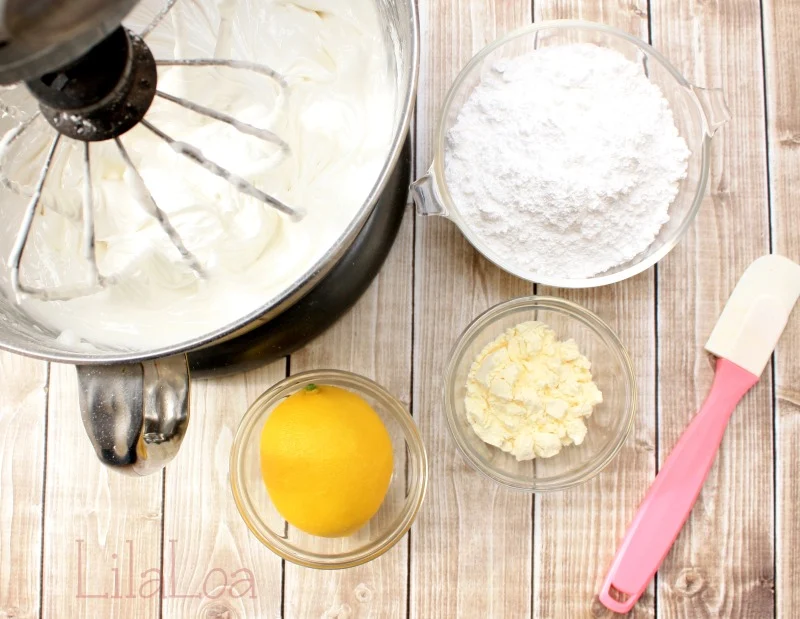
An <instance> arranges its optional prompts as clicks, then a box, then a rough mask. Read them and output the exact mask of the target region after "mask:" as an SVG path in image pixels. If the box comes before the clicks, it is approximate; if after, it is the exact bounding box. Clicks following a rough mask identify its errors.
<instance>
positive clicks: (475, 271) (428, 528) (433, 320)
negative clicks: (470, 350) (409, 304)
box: [411, 0, 532, 619]
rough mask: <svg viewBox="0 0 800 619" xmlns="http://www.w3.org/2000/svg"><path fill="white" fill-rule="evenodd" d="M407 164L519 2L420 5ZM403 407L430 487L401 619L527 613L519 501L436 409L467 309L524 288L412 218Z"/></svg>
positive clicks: (527, 539) (425, 160)
mask: <svg viewBox="0 0 800 619" xmlns="http://www.w3.org/2000/svg"><path fill="white" fill-rule="evenodd" d="M419 9H420V23H421V29H422V42H421V47H422V55H421V67H420V90H419V98H418V101H417V169H418V170H419V171H422V170H425V169H427V168H428V166H429V165H430V162H431V158H432V155H433V144H432V136H433V134H434V131H435V125H436V122H437V118H438V116H439V112H440V107H441V105H442V102H443V100H444V96H445V93H446V91H447V89H448V88H449V86H450V84H451V82H452V80H453V79H454V78H455V77H456V74H457V72H458V71H459V70H460V69H461V67H462V66H463V65H464V64H466V62H467V61H468V60H469V59H470V57H471V56H472V55H473V54H474V53H476V52H477V51H478V50H479V49H480V48H482V47H483V46H484V45H486V44H487V43H489V42H490V41H492V40H493V39H495V38H496V37H497V36H499V35H501V34H503V33H505V32H507V31H510V30H512V29H515V28H518V27H520V26H522V25H524V24H527V23H529V22H530V21H531V11H530V9H531V7H530V3H529V2H527V1H518V0H514V1H512V0H508V1H503V2H493V1H492V0H420V2H419ZM414 264H415V277H416V285H415V307H414V320H415V337H414V390H413V394H414V412H415V416H416V418H417V422H418V423H419V426H420V431H421V433H422V436H423V440H424V441H425V446H426V448H427V450H428V458H429V462H430V484H429V486H428V496H427V498H426V501H425V505H424V506H423V508H422V510H421V512H420V515H419V517H418V519H417V523H416V525H415V527H414V529H413V531H412V533H413V534H412V538H411V548H412V561H411V617H414V618H418V619H434V618H437V617H443V618H448V619H449V618H451V617H459V618H462V617H463V618H470V617H476V618H481V619H484V618H486V617H509V618H513V617H528V616H530V612H531V534H530V531H531V512H532V504H531V497H530V496H528V495H525V494H520V493H511V492H508V491H506V490H503V489H500V488H499V487H498V486H497V485H496V484H494V483H492V482H490V481H488V480H486V479H484V478H483V477H482V476H480V475H479V474H478V473H476V472H475V471H474V470H472V469H471V468H470V467H469V466H468V465H467V464H466V462H465V461H464V460H463V458H462V457H461V455H460V454H458V453H457V452H456V449H455V446H454V443H453V441H452V439H451V437H450V436H449V435H448V430H447V424H446V422H445V418H444V411H443V410H442V399H441V393H442V375H443V370H444V365H445V363H446V361H447V356H448V352H449V351H450V349H451V347H452V346H453V344H454V342H455V340H456V338H457V337H458V335H459V333H461V331H462V330H463V329H464V327H466V325H467V324H468V323H469V322H470V321H471V320H472V319H473V318H475V316H476V315H477V314H479V313H480V312H482V311H484V310H485V309H487V308H488V307H489V306H491V305H494V304H495V303H498V302H500V301H502V300H505V299H508V298H511V297H517V296H521V295H525V294H530V292H531V286H530V284H528V283H525V282H523V281H521V280H519V279H516V278H514V277H511V276H509V275H507V274H505V273H503V272H501V271H500V270H499V269H497V268H496V267H495V266H493V265H491V264H490V263H489V262H487V261H486V260H484V259H483V258H482V257H481V256H479V255H478V254H477V252H476V251H475V250H473V249H472V248H471V246H470V245H469V244H468V243H467V241H466V240H465V239H464V237H463V236H462V235H461V233H460V232H459V231H458V230H457V229H456V227H455V226H454V225H453V224H451V223H450V222H448V221H443V220H439V219H426V218H420V217H418V218H417V238H416V257H415V263H414Z"/></svg>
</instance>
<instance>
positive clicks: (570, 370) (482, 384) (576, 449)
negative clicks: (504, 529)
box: [444, 296, 637, 492]
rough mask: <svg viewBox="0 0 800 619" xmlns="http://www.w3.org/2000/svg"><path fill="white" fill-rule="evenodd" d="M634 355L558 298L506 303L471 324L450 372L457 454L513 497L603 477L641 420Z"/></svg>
mask: <svg viewBox="0 0 800 619" xmlns="http://www.w3.org/2000/svg"><path fill="white" fill-rule="evenodd" d="M636 402H637V390H636V379H635V376H634V371H633V364H632V362H631V359H630V356H629V354H628V352H627V350H626V349H625V347H624V346H623V344H622V342H621V341H620V340H619V338H618V337H617V335H616V334H615V333H614V332H613V331H612V329H611V328H610V327H609V326H608V325H607V324H606V323H605V322H603V321H602V320H601V319H600V318H599V317H598V316H596V315H595V314H593V313H592V312H590V311H589V310H587V309H585V308H583V307H581V306H579V305H577V304H575V303H572V302H570V301H566V300H563V299H559V298H555V297H544V296H532V297H524V298H520V299H514V300H511V301H507V302H505V303H501V304H499V305H497V306H495V307H492V308H491V309H489V310H487V311H486V312H485V313H483V314H482V315H481V316H479V317H478V318H476V319H475V320H474V321H473V322H472V324H470V325H469V326H468V327H467V328H466V330H465V331H464V333H462V335H461V337H460V338H459V339H458V341H457V342H456V344H455V346H454V348H453V351H452V353H451V355H450V360H449V363H448V364H447V367H446V370H445V385H444V407H445V414H446V416H447V423H448V427H449V429H450V431H451V434H452V436H453V438H454V440H455V442H456V446H457V447H458V449H459V451H460V452H461V453H462V455H463V456H464V458H465V459H466V460H467V462H469V463H470V464H471V465H472V466H473V467H474V468H475V469H476V470H478V471H479V472H480V473H483V474H484V475H485V476H487V477H489V478H490V479H492V480H494V481H496V482H497V483H499V484H501V485H503V486H506V487H508V488H512V489H517V490H523V491H528V492H550V491H556V490H564V489H566V488H571V487H573V486H576V485H578V484H581V483H583V482H585V481H587V480H589V479H591V478H592V477H594V476H595V475H597V474H598V473H599V472H600V471H601V470H603V468H605V467H606V466H607V465H608V464H609V462H611V460H613V459H614V457H615V456H616V455H617V453H618V452H619V450H620V449H621V448H622V445H623V444H624V442H625V440H626V438H627V437H628V435H629V434H630V432H631V429H632V427H633V421H634V417H635V414H636Z"/></svg>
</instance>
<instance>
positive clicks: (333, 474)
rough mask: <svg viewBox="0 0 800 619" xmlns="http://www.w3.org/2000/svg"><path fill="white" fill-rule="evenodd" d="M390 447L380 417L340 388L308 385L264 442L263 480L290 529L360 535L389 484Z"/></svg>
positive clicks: (270, 422) (280, 411)
mask: <svg viewBox="0 0 800 619" xmlns="http://www.w3.org/2000/svg"><path fill="white" fill-rule="evenodd" d="M392 466H393V456H392V441H391V439H390V438H389V433H388V432H387V431H386V426H384V425H383V422H382V421H381V419H380V417H378V414H377V413H376V412H375V411H374V410H373V409H372V408H371V407H370V405H369V404H367V402H366V401H364V399H363V398H361V397H360V396H358V395H356V394H354V393H351V392H350V391H347V390H345V389H340V388H339V387H330V386H323V385H320V386H317V385H309V386H307V387H306V388H305V389H302V390H300V391H298V392H297V393H295V394H293V395H291V396H289V397H288V398H286V399H285V400H284V401H283V402H281V403H280V404H279V405H278V406H277V407H275V410H273V411H272V414H271V415H270V416H269V417H268V418H267V421H266V423H265V424H264V430H263V432H262V434H261V472H262V474H263V476H264V482H265V483H266V486H267V491H268V492H269V496H270V498H271V499H272V502H273V503H274V504H275V507H276V508H277V509H278V511H279V512H280V514H281V516H283V517H284V518H285V519H286V521H287V522H289V524H291V525H292V526H294V527H297V528H298V529H300V530H302V531H305V532H306V533H311V534H312V535H319V536H322V537H342V536H345V535H350V534H351V533H354V532H355V531H356V530H358V529H360V528H361V527H362V526H363V525H364V524H366V522H367V521H368V520H369V519H370V518H372V516H374V515H375V513H376V512H377V511H378V508H380V506H381V503H383V499H384V498H385V497H386V492H387V491H388V489H389V481H390V480H391V477H392Z"/></svg>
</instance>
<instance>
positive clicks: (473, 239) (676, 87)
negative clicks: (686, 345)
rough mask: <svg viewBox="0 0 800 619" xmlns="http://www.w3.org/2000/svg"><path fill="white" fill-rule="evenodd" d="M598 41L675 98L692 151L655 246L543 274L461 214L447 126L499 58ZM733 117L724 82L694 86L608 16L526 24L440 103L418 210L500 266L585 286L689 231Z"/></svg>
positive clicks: (653, 257)
mask: <svg viewBox="0 0 800 619" xmlns="http://www.w3.org/2000/svg"><path fill="white" fill-rule="evenodd" d="M575 43H592V44H595V45H599V46H601V47H607V48H611V49H614V50H617V51H618V52H620V53H622V54H623V55H624V56H625V57H627V58H628V59H629V60H632V61H634V62H636V63H638V64H640V65H641V66H642V71H644V73H645V75H646V76H647V77H648V78H649V79H650V81H652V82H653V83H655V84H657V85H658V87H659V88H660V89H661V91H662V92H663V93H664V96H665V97H666V99H667V100H668V101H669V104H670V107H671V108H672V112H673V115H674V118H675V123H676V125H677V128H678V131H679V132H680V134H681V135H682V136H683V138H684V139H685V140H686V144H687V145H688V147H689V150H690V151H691V153H692V154H691V157H690V159H689V169H688V175H687V177H686V179H685V180H684V181H683V182H682V183H681V186H680V189H679V193H678V196H677V197H676V199H675V201H674V202H673V204H672V206H671V207H670V209H669V215H670V219H669V221H668V222H667V223H666V224H665V225H664V226H663V228H662V229H661V231H660V233H659V234H658V236H657V237H656V239H655V241H654V242H653V243H652V244H651V245H650V247H649V248H648V249H647V250H645V251H644V252H642V253H641V254H639V255H638V256H636V257H635V258H633V259H632V260H630V261H629V262H627V263H625V264H622V265H620V266H618V267H615V268H613V269H609V270H608V271H605V272H604V273H601V274H599V275H596V276H593V277H589V278H583V279H577V278H576V279H565V278H555V277H549V276H545V275H540V274H538V273H535V272H530V271H527V270H524V269H521V268H519V267H517V266H515V265H510V264H507V263H505V262H504V261H503V259H502V258H500V257H499V256H497V255H496V254H495V253H494V252H493V251H492V250H491V249H489V248H488V247H487V246H486V245H485V244H484V243H483V241H482V240H481V238H480V236H479V235H478V234H476V233H475V232H474V231H473V230H472V229H471V228H470V227H469V226H468V225H467V223H466V221H465V220H464V218H463V217H462V216H461V215H460V213H459V210H458V205H457V204H455V203H454V202H453V199H452V197H451V195H450V191H449V189H448V187H447V183H446V181H445V174H444V152H445V144H446V139H447V134H448V132H449V131H450V129H451V127H452V126H453V124H454V123H455V121H456V119H457V118H458V114H459V112H460V111H461V107H462V105H463V104H464V102H465V101H466V100H467V98H468V97H469V96H470V94H471V93H472V91H473V90H474V88H475V87H476V86H477V84H478V83H479V82H480V81H481V79H482V77H483V76H484V75H485V74H486V73H487V72H488V71H490V70H491V68H492V66H494V64H495V63H496V62H497V61H498V60H501V59H505V58H513V57H517V56H521V55H523V54H526V53H530V52H532V51H534V50H537V49H541V48H544V47H551V46H555V45H566V44H575ZM729 118H730V113H729V112H728V109H727V106H726V105H725V101H724V98H723V95H722V91H721V90H718V89H714V90H706V89H703V88H699V87H697V86H693V85H691V84H689V82H687V81H686V80H685V79H684V78H683V77H682V76H681V74H680V73H678V71H677V70H676V69H675V68H674V67H673V66H672V65H671V64H670V63H669V62H668V61H667V59H666V58H664V57H663V56H662V55H661V54H660V53H658V52H657V51H656V50H655V49H653V48H652V47H651V46H649V45H648V44H647V43H645V42H644V41H641V40H639V39H637V38H636V37H633V36H630V35H629V34H626V33H625V32H622V31H621V30H616V29H614V28H610V27H608V26H605V25H602V24H595V23H592V22H584V21H569V20H563V21H551V22H542V23H538V24H533V25H531V26H527V27H525V28H522V29H520V30H517V31H515V32H512V33H511V34H509V35H507V36H505V37H503V38H501V39H499V40H497V41H495V42H494V43H492V44H490V45H489V46H487V47H486V48H484V49H483V50H482V51H480V52H479V53H478V54H477V55H476V56H475V57H474V58H473V59H472V60H471V61H470V62H469V64H467V66H466V67H464V69H463V70H462V71H461V73H460V74H459V75H458V77H457V78H456V80H455V82H454V83H453V86H452V87H451V89H450V92H449V93H448V95H447V98H446V100H445V103H444V107H443V109H442V115H441V119H440V121H439V126H438V129H437V132H436V136H435V141H434V156H433V164H432V165H431V168H430V170H429V171H428V173H427V174H426V175H425V176H423V177H422V178H420V179H419V180H418V181H417V182H415V183H414V184H413V185H412V192H413V195H414V201H415V202H416V204H417V210H418V212H419V213H420V214H422V215H441V216H444V217H447V218H449V219H451V220H452V221H453V222H454V223H455V224H456V225H457V226H458V227H459V228H460V229H461V231H462V232H463V234H464V236H466V237H467V240H468V241H469V242H470V243H471V244H472V245H473V246H474V247H475V248H476V249H477V250H478V251H480V252H481V253H482V254H483V255H484V256H486V258H488V259H489V260H491V261H492V262H494V263H495V264H496V265H497V266H499V267H500V268H502V269H504V270H506V271H508V272H509V273H512V274H514V275H516V276H518V277H521V278H523V279H527V280H529V281H532V282H538V283H540V284H546V285H550V286H558V287H561V288H587V287H592V286H600V285H605V284H612V283H614V282H618V281H621V280H623V279H627V278H629V277H632V276H634V275H636V274H638V273H641V272H642V271H644V270H645V269H648V268H649V267H651V266H652V265H654V264H655V263H656V262H658V261H659V260H661V258H663V257H664V256H666V255H667V253H669V251H670V250H671V249H672V248H673V247H675V245H677V244H678V242H679V241H680V240H681V238H682V237H683V236H684V235H685V234H686V231H687V230H688V229H689V226H690V225H691V223H692V221H693V220H694V218H695V215H696V214H697V211H698V209H699V208H700V204H701V203H702V200H703V196H704V195H705V191H706V185H707V183H708V171H709V162H710V156H711V137H712V135H713V134H714V132H715V131H716V130H717V129H718V128H719V127H720V126H722V125H723V124H725V123H726V122H727V121H728V119H729Z"/></svg>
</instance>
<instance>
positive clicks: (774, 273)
mask: <svg viewBox="0 0 800 619" xmlns="http://www.w3.org/2000/svg"><path fill="white" fill-rule="evenodd" d="M798 297H800V265H797V264H795V263H794V262H792V261H791V260H789V259H787V258H783V257H782V256H776V255H770V256H764V257H762V258H759V259H758V260H756V261H755V262H754V263H753V264H751V265H750V266H749V267H748V269H747V270H746V271H745V273H744V275H742V278H741V279H740V280H739V283H738V284H737V285H736V288H735V289H734V291H733V294H732V295H731V297H730V299H729V300H728V303H727V304H726V305H725V309H724V310H723V312H722V315H721V316H720V317H719V320H718V321H717V324H716V326H715V327H714V331H713V332H712V333H711V337H710V338H709V339H708V342H707V343H706V350H707V351H709V352H710V353H712V354H713V355H715V356H716V357H717V362H716V373H715V375H714V382H713V384H712V385H711V392H710V393H709V394H708V397H707V398H706V400H705V402H704V403H703V406H702V408H701V409H700V411H699V412H698V413H697V415H696V416H695V417H694V419H693V420H692V422H691V423H690V424H689V427H687V428H686V430H685V431H684V433H683V435H682V436H681V438H680V440H678V443H677V445H675V448H674V449H673V450H672V452H671V453H670V454H669V457H668V458H667V460H666V462H664V465H663V466H662V467H661V470H660V471H659V473H658V475H657V476H656V479H655V481H654V482H653V485H652V486H650V490H649V491H648V492H647V496H646V497H645V499H644V501H643V502H642V504H641V506H640V507H639V511H638V512H637V514H636V517H635V518H634V519H633V522H632V523H631V525H630V527H629V528H628V532H627V533H626V535H625V539H624V540H623V541H622V545H621V546H620V548H619V550H618V551H617V555H616V557H615V558H614V562H613V563H612V565H611V569H610V570H609V572H608V576H606V580H605V582H604V583H603V588H602V589H601V591H600V601H601V602H602V603H603V605H605V606H606V607H607V608H609V609H610V610H613V611H614V612H618V613H627V612H628V611H630V610H631V609H632V608H633V606H634V604H636V601H637V600H638V599H639V597H640V596H641V595H642V593H643V592H644V590H645V589H646V588H647V584H648V583H649V582H650V580H652V578H653V576H654V575H655V573H656V570H658V567H659V565H661V562H662V561H663V560H664V557H665V556H666V555H667V553H668V552H669V549H670V548H671V547H672V544H673V542H674V541H675V538H676V537H677V536H678V533H679V532H680V530H681V527H683V524H684V523H685V522H686V519H687V518H688V517H689V512H691V510H692V507H693V506H694V503H695V501H696V500H697V495H698V494H700V489H701V488H702V486H703V482H705V480H706V476H707V475H708V471H709V470H710V469H711V465H712V464H713V463H714V459H715V458H716V455H717V450H718V449H719V445H720V443H721V442H722V436H723V434H724V433H725V428H726V427H727V425H728V420H729V419H730V417H731V413H733V410H734V409H735V408H736V405H737V404H738V403H739V400H741V399H742V397H743V396H744V394H746V393H747V392H748V391H749V390H750V388H751V387H752V386H753V385H755V384H756V383H757V382H758V379H759V376H760V375H761V373H762V372H763V371H764V367H766V365H767V363H768V362H769V358H770V356H771V355H772V351H773V350H774V349H775V346H776V344H777V343H778V338H780V336H781V333H783V329H784V327H785V326H786V323H787V322H788V320H789V314H791V312H792V308H793V307H794V305H795V303H796V302H797V299H798ZM798 352H800V351H798Z"/></svg>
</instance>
